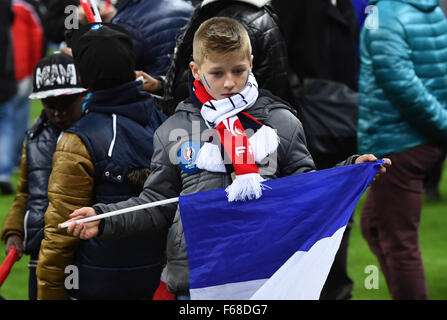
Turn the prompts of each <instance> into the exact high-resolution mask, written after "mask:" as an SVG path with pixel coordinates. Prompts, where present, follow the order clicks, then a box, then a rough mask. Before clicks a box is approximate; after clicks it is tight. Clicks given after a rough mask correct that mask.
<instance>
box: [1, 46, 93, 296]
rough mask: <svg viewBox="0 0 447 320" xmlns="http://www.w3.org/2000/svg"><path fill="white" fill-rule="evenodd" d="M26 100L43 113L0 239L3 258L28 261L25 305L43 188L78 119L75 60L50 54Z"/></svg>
mask: <svg viewBox="0 0 447 320" xmlns="http://www.w3.org/2000/svg"><path fill="white" fill-rule="evenodd" d="M33 84H34V91H33V93H32V94H31V95H30V99H41V101H42V104H43V107H44V109H43V110H42V113H41V115H40V117H39V118H38V120H37V122H36V123H35V124H34V126H33V127H32V128H31V129H30V130H29V131H28V132H27V134H26V137H25V140H24V143H23V148H22V157H21V162H20V173H19V181H18V190H17V194H16V196H15V198H14V202H13V204H12V206H11V209H10V210H9V212H8V215H7V216H6V219H5V222H4V225H3V230H2V233H1V239H2V241H4V242H5V244H6V253H9V251H10V250H11V249H12V248H14V247H15V248H16V249H17V251H18V253H19V257H21V256H22V255H23V254H27V255H30V257H31V259H30V262H29V265H28V267H29V270H30V274H29V290H28V293H29V299H30V300H35V299H36V298H37V282H36V265H37V258H38V254H39V249H40V243H41V241H42V239H43V228H44V214H45V211H46V209H47V206H48V197H47V185H48V179H49V177H50V173H51V162H52V159H53V153H54V151H55V149H56V143H57V140H58V137H59V136H60V134H61V132H62V131H63V130H66V129H68V128H69V127H70V126H71V125H72V124H73V123H75V122H76V121H77V120H78V119H79V118H80V117H81V105H82V101H83V100H84V98H85V91H86V89H84V88H83V87H82V86H81V84H80V82H79V76H78V73H77V71H76V68H75V65H74V61H73V58H72V57H71V56H69V55H66V54H63V53H54V54H52V55H50V56H47V57H45V58H43V59H41V60H40V61H39V63H38V64H37V65H36V67H35V69H34V83H33Z"/></svg>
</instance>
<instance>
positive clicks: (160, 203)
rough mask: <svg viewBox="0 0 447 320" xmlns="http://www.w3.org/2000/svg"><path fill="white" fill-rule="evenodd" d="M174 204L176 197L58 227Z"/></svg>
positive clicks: (62, 224) (66, 223)
mask: <svg viewBox="0 0 447 320" xmlns="http://www.w3.org/2000/svg"><path fill="white" fill-rule="evenodd" d="M174 202H178V197H177V198H171V199H166V200H160V201H155V202H150V203H144V204H140V205H138V206H133V207H129V208H124V209H120V210H116V211H111V212H106V213H103V214H98V215H96V216H93V217H88V218H84V219H79V220H74V221H71V222H65V223H61V224H60V227H61V228H67V227H68V226H69V225H71V224H72V223H78V224H79V223H83V222H89V221H94V220H99V219H103V218H107V217H111V216H116V215H119V214H123V213H126V212H131V211H137V210H141V209H146V208H152V207H157V206H162V205H165V204H170V203H174Z"/></svg>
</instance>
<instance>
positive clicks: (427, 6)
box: [369, 0, 439, 11]
mask: <svg viewBox="0 0 447 320" xmlns="http://www.w3.org/2000/svg"><path fill="white" fill-rule="evenodd" d="M379 1H382V0H370V1H369V3H370V4H372V5H374V4H376V3H378V2H379ZM389 1H395V2H404V3H408V4H411V5H412V6H414V7H416V8H418V9H420V10H422V11H431V10H434V9H435V8H436V7H437V6H439V0H389Z"/></svg>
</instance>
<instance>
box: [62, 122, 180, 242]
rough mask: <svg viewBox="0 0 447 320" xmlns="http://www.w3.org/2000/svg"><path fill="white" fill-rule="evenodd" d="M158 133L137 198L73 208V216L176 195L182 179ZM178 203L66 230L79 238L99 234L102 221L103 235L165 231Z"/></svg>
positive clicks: (106, 210) (80, 216) (74, 217)
mask: <svg viewBox="0 0 447 320" xmlns="http://www.w3.org/2000/svg"><path fill="white" fill-rule="evenodd" d="M161 140H162V139H160V137H159V135H158V130H157V131H156V132H155V134H154V154H153V156H152V159H151V173H150V175H149V177H148V179H147V180H146V182H145V184H144V189H143V192H142V193H141V194H140V195H139V196H138V197H133V198H130V199H128V200H126V201H122V202H118V203H114V204H113V203H112V204H107V205H106V204H96V205H94V206H93V208H92V207H85V208H80V209H78V210H75V211H74V212H73V214H72V215H71V216H70V218H72V219H76V220H77V219H82V218H86V217H90V216H94V215H95V214H101V213H105V212H110V211H115V210H119V209H123V208H128V207H133V206H136V205H141V204H144V203H148V202H154V201H159V200H165V199H170V198H175V197H178V196H179V195H180V192H181V187H182V185H181V179H180V174H179V170H178V167H177V166H176V165H174V164H172V163H171V161H170V159H169V154H168V152H169V151H168V150H166V149H165V147H164V145H163V143H162V142H161ZM176 209H177V204H176V203H174V204H169V205H164V206H159V207H154V208H148V209H143V210H139V211H133V212H129V213H125V214H121V215H117V216H113V217H108V218H105V219H103V220H96V221H92V222H87V223H81V224H72V225H71V226H69V227H68V229H67V232H68V233H70V234H73V235H74V236H79V237H80V238H81V239H90V238H93V237H95V236H98V233H99V228H98V227H99V225H100V223H101V229H102V230H101V234H99V236H100V237H102V238H114V239H117V238H120V237H124V236H128V235H138V234H145V233H148V232H159V231H162V232H164V231H166V230H167V229H168V228H169V226H170V225H171V224H172V220H173V219H174V215H175V211H176Z"/></svg>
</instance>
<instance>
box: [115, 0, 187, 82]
mask: <svg viewBox="0 0 447 320" xmlns="http://www.w3.org/2000/svg"><path fill="white" fill-rule="evenodd" d="M193 10H194V8H193V6H192V5H191V4H190V3H189V2H187V1H184V0H128V1H127V2H126V3H124V4H123V5H122V6H121V7H120V9H119V10H118V13H117V14H116V16H115V17H114V18H113V20H112V22H113V23H116V24H119V25H121V26H123V27H124V28H125V29H126V30H127V31H129V32H130V34H131V35H132V39H133V44H134V47H135V55H136V66H135V67H136V69H137V70H143V71H145V72H146V73H148V74H150V75H152V76H158V75H165V74H166V72H167V70H168V67H169V64H170V59H171V55H173V54H174V47H175V39H176V36H177V33H178V32H179V30H180V29H181V28H182V27H183V26H184V25H186V23H187V22H188V20H189V17H190V16H191V14H192V11H193Z"/></svg>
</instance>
